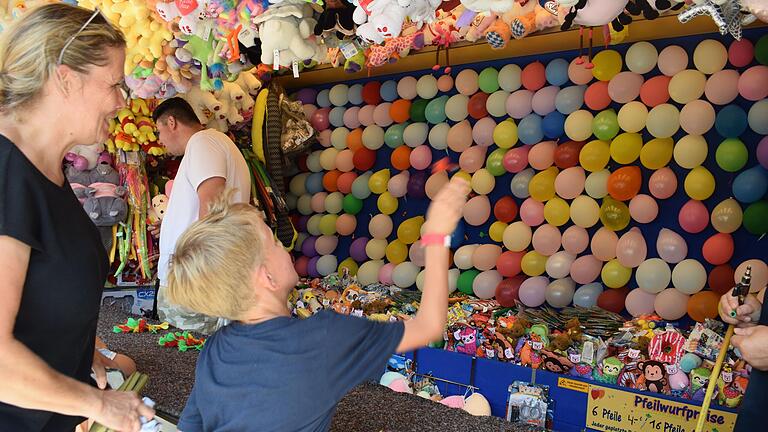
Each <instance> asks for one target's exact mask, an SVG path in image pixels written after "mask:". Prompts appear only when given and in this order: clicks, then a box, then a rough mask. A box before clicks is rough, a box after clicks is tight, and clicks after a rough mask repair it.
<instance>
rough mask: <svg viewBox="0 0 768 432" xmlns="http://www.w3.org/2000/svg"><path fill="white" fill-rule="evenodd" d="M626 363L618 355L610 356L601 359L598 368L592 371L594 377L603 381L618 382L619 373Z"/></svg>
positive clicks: (598, 380)
mask: <svg viewBox="0 0 768 432" xmlns="http://www.w3.org/2000/svg"><path fill="white" fill-rule="evenodd" d="M623 367H624V363H622V362H621V360H619V359H618V358H616V357H608V358H605V359H603V360H602V361H600V364H599V365H598V367H597V368H596V369H594V370H593V371H592V378H593V379H594V380H595V381H597V382H601V383H608V384H616V382H617V381H618V377H619V373H620V372H621V369H622V368H623Z"/></svg>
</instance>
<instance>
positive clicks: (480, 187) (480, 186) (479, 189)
mask: <svg viewBox="0 0 768 432" xmlns="http://www.w3.org/2000/svg"><path fill="white" fill-rule="evenodd" d="M470 183H471V184H472V190H473V191H475V192H476V193H477V194H479V195H488V194H489V193H491V192H492V191H493V188H494V187H495V186H496V177H494V176H493V174H491V173H490V172H488V170H487V169H485V168H480V169H479V170H477V171H475V173H474V174H472V181H471V182H470Z"/></svg>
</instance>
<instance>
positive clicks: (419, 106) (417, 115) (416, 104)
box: [410, 99, 429, 123]
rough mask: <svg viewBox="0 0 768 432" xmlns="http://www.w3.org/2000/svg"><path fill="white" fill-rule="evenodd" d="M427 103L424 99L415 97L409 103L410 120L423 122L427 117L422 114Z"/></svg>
mask: <svg viewBox="0 0 768 432" xmlns="http://www.w3.org/2000/svg"><path fill="white" fill-rule="evenodd" d="M428 103H429V101H428V100H426V99H416V100H415V101H413V103H411V113H410V114H411V120H413V121H414V122H416V123H418V122H425V121H427V118H426V117H425V116H424V110H426V109H427V104H428Z"/></svg>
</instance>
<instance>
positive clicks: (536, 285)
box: [518, 276, 549, 307]
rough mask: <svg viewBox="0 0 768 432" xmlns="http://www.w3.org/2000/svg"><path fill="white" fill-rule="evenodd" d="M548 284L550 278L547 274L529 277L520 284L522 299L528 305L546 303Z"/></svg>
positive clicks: (533, 305) (534, 305)
mask: <svg viewBox="0 0 768 432" xmlns="http://www.w3.org/2000/svg"><path fill="white" fill-rule="evenodd" d="M547 285H549V279H548V278H547V277H546V276H536V277H532V278H528V279H526V280H524V281H523V283H521V284H520V291H519V292H518V294H519V296H520V301H521V302H522V303H523V304H524V305H526V306H528V307H536V306H541V305H542V304H544V300H546V297H545V295H546V291H547Z"/></svg>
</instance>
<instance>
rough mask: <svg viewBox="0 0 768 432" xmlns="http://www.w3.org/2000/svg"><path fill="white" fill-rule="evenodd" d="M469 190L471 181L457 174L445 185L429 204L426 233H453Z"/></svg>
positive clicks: (425, 223)
mask: <svg viewBox="0 0 768 432" xmlns="http://www.w3.org/2000/svg"><path fill="white" fill-rule="evenodd" d="M469 190H470V189H469V183H468V182H467V181H466V180H464V179H463V178H461V177H456V176H454V177H453V178H452V179H451V181H450V182H449V183H448V184H447V185H445V186H443V188H442V189H440V192H438V193H437V196H435V199H433V200H432V204H430V205H429V209H428V210H427V220H426V222H424V225H425V226H424V230H423V232H424V233H425V234H426V233H429V234H442V235H449V234H451V233H452V232H453V231H454V230H455V229H456V225H457V224H458V223H459V219H461V214H462V213H461V211H462V209H463V208H464V204H465V203H466V202H467V194H468V193H469Z"/></svg>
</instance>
